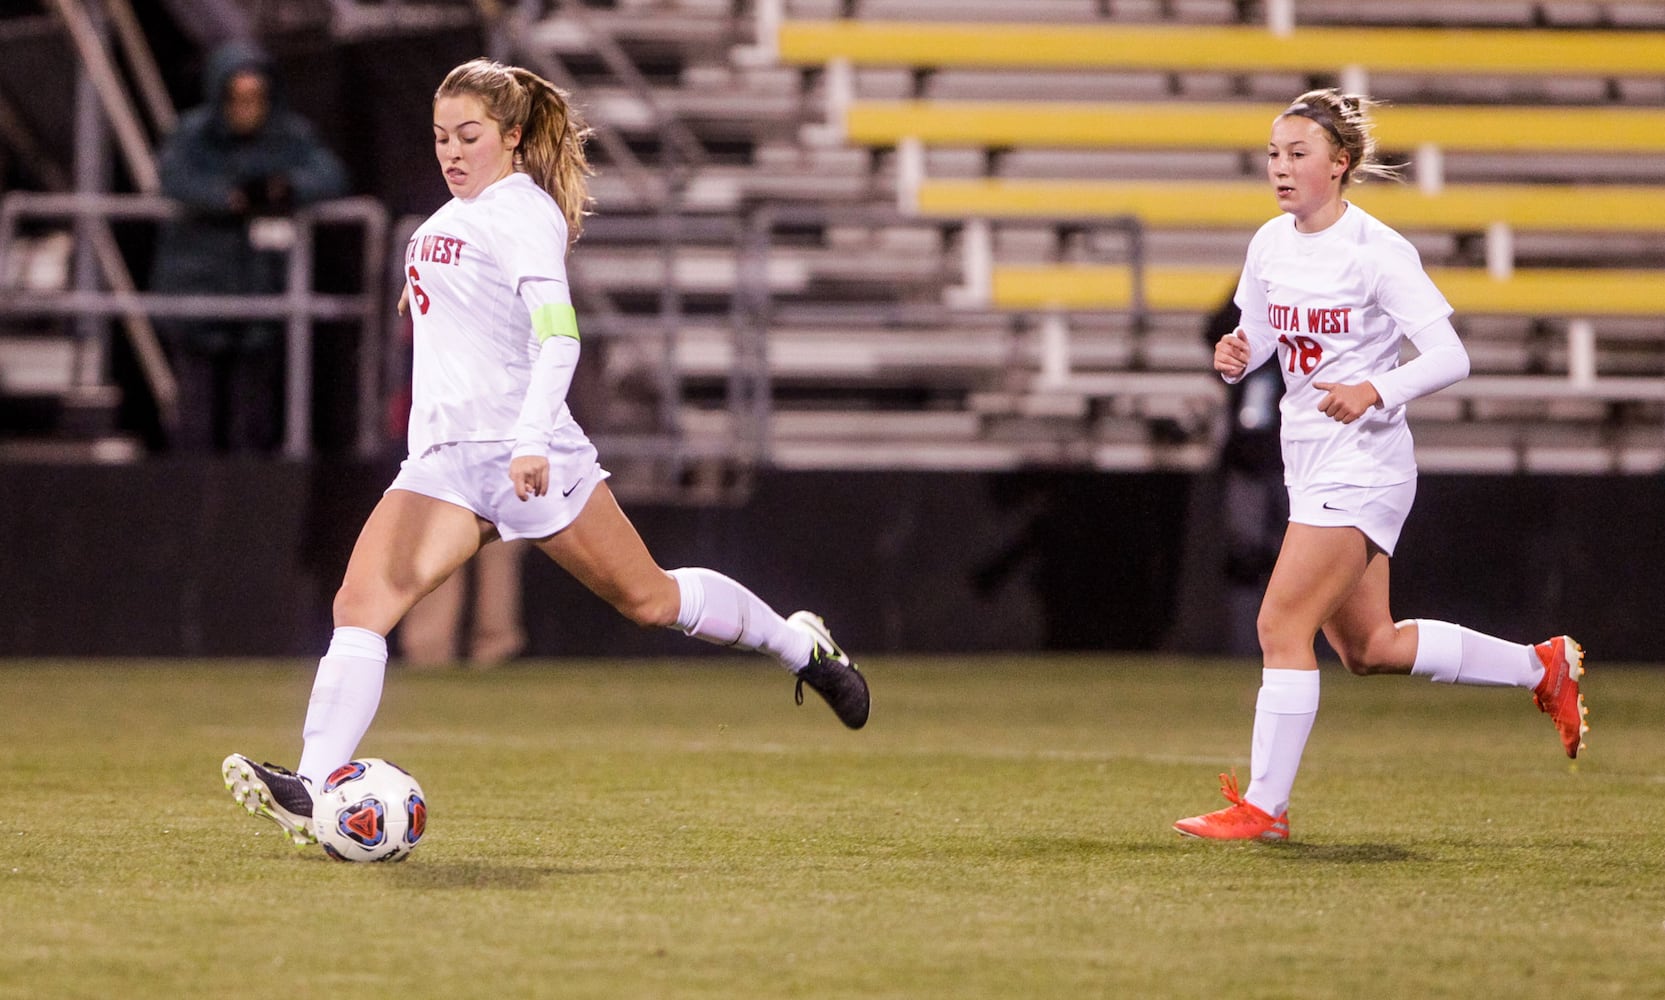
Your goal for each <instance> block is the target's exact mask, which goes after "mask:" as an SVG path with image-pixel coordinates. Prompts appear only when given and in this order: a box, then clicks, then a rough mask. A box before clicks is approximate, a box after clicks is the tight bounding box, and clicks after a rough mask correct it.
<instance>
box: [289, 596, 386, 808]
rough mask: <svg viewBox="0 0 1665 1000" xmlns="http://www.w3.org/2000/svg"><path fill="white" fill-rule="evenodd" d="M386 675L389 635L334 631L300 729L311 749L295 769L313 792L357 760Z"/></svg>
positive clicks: (306, 748) (358, 630) (344, 629)
mask: <svg viewBox="0 0 1665 1000" xmlns="http://www.w3.org/2000/svg"><path fill="white" fill-rule="evenodd" d="M386 672H387V639H386V638H385V637H384V636H379V635H377V634H376V633H374V632H372V631H370V630H369V629H362V628H353V627H351V626H343V627H341V628H338V629H336V630H335V634H334V635H333V636H331V637H330V648H329V650H328V651H327V652H325V653H324V658H323V659H321V660H319V661H318V674H317V676H316V677H314V678H313V680H312V700H311V701H310V702H308V704H307V706H306V725H305V727H303V728H302V730H301V736H302V737H303V738H304V739H305V740H306V744H305V746H304V748H303V749H302V750H301V763H300V766H299V767H297V768H296V769H295V770H296V772H297V773H298V774H300V776H301V777H303V778H306V779H307V780H308V781H311V782H312V787H313V789H314V790H316V789H319V788H322V787H324V779H325V778H327V777H329V774H330V772H331V771H333V770H335V769H336V768H338V767H340V766H341V765H342V764H345V763H347V762H348V761H349V760H352V759H353V754H354V752H356V751H357V750H358V741H359V740H362V739H363V738H364V734H365V732H366V731H367V730H369V728H370V720H371V719H374V718H375V717H376V707H377V706H378V705H380V704H381V701H382V677H383V675H384V674H385V673H386Z"/></svg>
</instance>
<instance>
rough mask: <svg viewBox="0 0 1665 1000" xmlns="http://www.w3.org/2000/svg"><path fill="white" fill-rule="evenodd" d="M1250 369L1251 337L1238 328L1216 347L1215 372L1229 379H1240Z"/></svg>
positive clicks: (1222, 339)
mask: <svg viewBox="0 0 1665 1000" xmlns="http://www.w3.org/2000/svg"><path fill="white" fill-rule="evenodd" d="M1248 367H1249V336H1248V334H1246V333H1244V332H1243V328H1242V327H1238V328H1237V329H1235V330H1233V331H1232V332H1230V333H1228V334H1226V335H1225V336H1224V337H1221V338H1220V342H1219V343H1218V344H1215V345H1214V370H1215V371H1217V372H1219V373H1220V374H1221V375H1224V376H1225V377H1226V378H1229V379H1240V378H1242V377H1243V373H1244V372H1245V371H1246V370H1248Z"/></svg>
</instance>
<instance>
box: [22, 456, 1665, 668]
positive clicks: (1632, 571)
mask: <svg viewBox="0 0 1665 1000" xmlns="http://www.w3.org/2000/svg"><path fill="white" fill-rule="evenodd" d="M393 471H394V468H393V465H392V464H391V463H357V462H348V461H341V462H315V463H291V462H282V461H266V460H235V459H214V460H156V461H152V462H147V463H142V464H137V465H131V466H111V467H98V466H93V467H88V466H77V467H66V466H31V465H11V466H5V467H0V657H4V656H32V657H41V656H302V657H312V656H316V655H318V654H319V653H320V652H321V651H322V649H323V647H324V646H325V644H326V643H327V642H328V636H329V629H330V602H331V599H332V597H333V594H334V591H335V588H336V586H337V585H338V584H339V582H340V578H341V573H342V570H343V569H344V567H345V565H346V560H347V555H348V553H349V552H350V551H351V548H352V544H353V540H354V538H355V537H356V536H357V533H358V530H359V528H360V526H361V525H362V524H363V521H364V518H365V516H366V515H367V514H368V513H369V511H370V509H371V508H372V507H373V506H374V504H375V502H376V500H377V498H378V497H379V495H380V493H381V491H382V490H383V489H384V488H385V487H386V484H387V483H388V481H389V480H390V479H391V477H392V474H393ZM1662 486H1665V481H1662V480H1661V479H1659V478H1657V477H1635V476H1632V477H1608V478H1604V477H1586V476H1577V477H1573V476H1565V477H1563V476H1424V477H1423V479H1422V482H1421V484H1420V487H1419V493H1418V498H1417V505H1416V509H1415V511H1414V512H1413V513H1412V515H1411V519H1410V522H1409V523H1408V524H1407V526H1406V528H1405V532H1404V535H1403V537H1402V538H1401V540H1400V544H1399V553H1398V555H1397V556H1396V558H1395V560H1394V568H1393V575H1394V581H1393V593H1394V608H1393V610H1394V613H1395V614H1396V615H1397V616H1399V617H1431V618H1441V619H1444V620H1448V621H1454V622H1458V623H1461V624H1464V625H1468V626H1470V627H1473V628H1477V629H1480V630H1482V631H1486V632H1491V633H1494V634H1497V635H1500V636H1503V637H1506V638H1510V639H1515V640H1519V641H1538V640H1541V639H1543V638H1545V637H1547V636H1551V635H1555V634H1559V633H1561V632H1571V633H1572V634H1574V635H1576V636H1577V637H1578V638H1579V639H1580V640H1582V641H1583V642H1584V643H1585V645H1586V647H1588V648H1589V649H1590V650H1591V655H1592V656H1594V657H1600V658H1601V659H1603V660H1607V661H1609V662H1612V661H1634V662H1655V661H1660V660H1665V656H1662V655H1661V653H1660V648H1659V643H1658V640H1657V635H1658V627H1657V624H1656V623H1655V622H1656V614H1657V612H1656V610H1655V609H1656V608H1657V606H1658V604H1659V599H1660V597H1661V596H1662V595H1665V535H1662V533H1661V532H1660V531H1659V525H1661V524H1665V491H1662ZM1227 495H1228V494H1227V493H1226V492H1225V491H1223V490H1222V489H1220V484H1219V482H1218V480H1217V479H1216V477H1214V476H1212V475H1207V474H1205V475H1192V474H1184V473H1150V474H1126V473H1113V474H1112V473H1091V472H1073V471H1072V472H1059V471H1045V470H1036V471H1027V472H1013V473H988V474H983V473H978V474H973V473H928V472H862V473H850V472H775V473H769V474H766V475H764V476H762V477H761V478H760V480H759V483H758V488H757V489H756V491H755V493H754V494H753V496H752V498H751V500H750V501H749V502H748V503H747V504H745V505H743V506H739V507H682V506H653V505H649V506H641V505H636V506H632V505H628V504H627V505H626V512H627V513H628V514H629V515H630V517H631V519H632V521H633V522H634V523H635V524H636V526H637V529H638V530H639V531H640V532H641V534H642V536H643V538H644V539H646V541H647V543H648V547H649V548H650V549H651V550H652V551H653V552H654V554H655V556H656V557H657V558H658V560H659V562H660V563H661V565H664V566H666V567H667V568H669V567H675V566H709V567H711V568H713V569H717V570H720V571H722V572H725V573H727V574H729V575H730V576H733V577H734V578H736V579H738V580H740V581H741V582H743V583H745V584H746V585H747V586H748V587H750V588H751V589H752V590H754V591H755V592H757V593H758V594H759V595H760V596H761V597H763V598H764V599H765V600H767V601H769V602H770V603H771V604H773V605H774V606H775V607H776V608H777V609H778V610H780V611H781V612H782V613H786V612H790V611H792V610H794V609H797V608H812V609H814V610H816V611H818V612H820V613H821V614H823V615H824V616H826V618H827V619H828V621H829V622H831V623H832V625H833V627H834V628H835V629H836V630H837V634H838V636H839V638H840V641H841V642H843V643H845V644H846V645H847V646H849V647H850V648H851V649H852V650H859V651H861V652H863V653H891V652H925V653H930V652H940V653H954V652H974V651H1025V650H1107V651H1108V650H1116V651H1137V650H1147V651H1173V652H1185V653H1225V652H1233V651H1235V652H1241V651H1242V650H1241V649H1235V650H1234V649H1233V648H1232V647H1231V645H1230V642H1229V639H1230V636H1231V635H1233V634H1234V630H1235V632H1236V634H1239V635H1241V634H1242V629H1243V627H1244V622H1243V621H1242V620H1241V619H1242V617H1243V616H1244V614H1248V615H1249V616H1250V617H1249V623H1248V625H1249V628H1250V629H1252V611H1253V608H1252V601H1251V602H1250V604H1249V607H1248V609H1247V611H1246V612H1245V611H1244V610H1243V608H1242V602H1241V601H1238V602H1236V603H1234V602H1233V601H1232V600H1231V599H1230V597H1231V594H1232V592H1233V589H1234V588H1235V589H1236V590H1237V591H1241V590H1242V589H1243V584H1242V581H1241V579H1240V573H1239V576H1238V578H1237V580H1236V582H1235V583H1234V582H1233V578H1232V577H1231V576H1230V574H1231V573H1233V572H1237V571H1238V570H1240V567H1238V569H1237V570H1234V569H1233V567H1231V566H1230V565H1229V563H1230V558H1229V555H1230V554H1229V553H1228V552H1227V546H1226V544H1225V542H1224V540H1223V539H1224V532H1223V528H1222V524H1223V523H1224V518H1223V516H1222V510H1221V505H1222V503H1223V502H1224V501H1223V500H1222V498H1223V497H1225V496H1227ZM1251 586H1252V585H1251ZM524 588H525V607H526V624H527V629H528V632H529V636H530V647H529V649H528V651H527V653H528V655H532V656H561V655H575V656H576V655H585V656H590V655H601V656H607V655H619V656H635V655H657V654H678V655H697V654H701V653H704V652H711V651H713V650H712V647H707V646H704V645H703V644H701V643H697V642H692V641H690V640H688V639H686V638H684V637H682V636H681V635H679V634H676V633H671V632H661V631H652V630H643V629H640V628H637V627H636V626H634V625H631V624H630V623H628V622H627V621H625V620H624V619H623V618H622V617H620V616H619V615H617V614H616V613H615V612H613V611H612V609H610V608H608V607H607V606H606V605H605V604H603V603H602V602H601V601H600V600H599V599H597V598H595V597H594V596H592V595H590V594H588V593H587V592H585V591H584V590H583V589H582V588H581V587H579V586H578V585H577V584H575V583H574V582H573V581H572V580H570V579H569V578H567V577H566V576H565V575H564V574H563V573H562V572H561V571H560V570H559V569H557V568H556V567H555V566H554V565H553V564H552V563H550V562H548V561H547V560H544V559H542V558H541V557H538V556H536V555H533V556H531V557H530V558H529V559H528V561H527V563H526V571H525V578H524ZM1234 618H1235V619H1237V620H1236V621H1233V619H1234ZM1249 634H1250V635H1251V636H1252V631H1250V632H1249Z"/></svg>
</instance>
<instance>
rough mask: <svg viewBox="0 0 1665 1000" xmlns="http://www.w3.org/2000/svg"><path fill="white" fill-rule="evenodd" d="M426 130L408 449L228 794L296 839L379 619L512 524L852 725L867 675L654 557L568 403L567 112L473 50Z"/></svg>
mask: <svg viewBox="0 0 1665 1000" xmlns="http://www.w3.org/2000/svg"><path fill="white" fill-rule="evenodd" d="M433 130H434V152H435V155H436V156H437V158H438V160H439V166H440V170H441V172H442V173H443V175H444V177H445V183H446V185H447V187H448V188H449V189H450V191H451V194H452V196H453V197H452V199H451V200H450V201H449V202H447V203H446V204H445V205H444V206H442V207H441V208H440V209H439V211H437V212H435V213H434V214H433V215H432V216H431V217H429V219H428V220H427V221H426V222H424V223H423V224H422V225H421V227H419V228H418V229H417V230H416V233H415V234H414V235H413V236H412V237H411V240H410V242H409V244H408V245H407V247H406V250H405V279H406V289H405V296H404V297H403V298H402V299H401V302H400V305H401V309H403V308H405V307H407V306H408V308H409V309H410V311H411V317H412V322H413V326H414V336H415V360H414V365H413V373H412V390H411V419H410V431H409V452H410V453H409V456H408V457H407V458H406V459H405V460H404V462H403V464H402V465H401V466H400V469H399V472H398V474H397V476H395V478H394V480H393V483H392V485H391V486H389V487H388V489H387V491H386V493H384V494H383V496H382V498H381V500H380V502H379V503H378V504H377V505H376V508H375V509H374V510H373V511H372V512H371V514H370V517H369V519H368V521H366V523H365V525H364V528H363V530H362V532H361V533H360V535H359V538H358V541H357V543H356V544H355V545H354V547H353V553H352V556H351V558H350V559H349V561H348V564H347V571H346V576H345V579H344V580H343V582H342V584H341V588H340V590H339V591H338V592H337V594H336V597H335V604H334V618H335V631H334V635H333V637H332V639H331V641H330V645H329V649H328V651H327V652H326V653H325V654H324V656H323V659H322V660H321V661H320V662H319V664H318V673H317V676H316V678H315V680H314V682H313V688H312V695H311V700H310V702H309V704H308V707H307V713H306V721H305V725H304V727H303V731H302V735H303V739H304V746H303V749H302V751H301V759H300V763H299V766H298V767H297V768H296V772H295V773H291V772H289V771H288V770H286V769H284V768H282V767H278V766H276V765H272V764H265V765H261V764H256V763H255V762H254V761H253V760H252V759H251V758H249V757H246V756H244V755H242V754H232V755H231V756H229V757H227V758H226V760H225V762H224V764H223V765H222V773H223V776H224V777H225V781H226V785H227V787H228V788H230V789H231V791H232V794H233V797H234V798H236V800H237V801H238V802H239V803H241V804H242V805H243V806H244V808H246V809H247V810H248V811H249V812H251V813H254V814H256V815H260V816H264V817H265V818H267V819H270V820H272V821H273V822H275V823H277V824H278V825H279V826H281V827H283V828H284V830H285V831H286V832H287V833H288V834H289V836H290V837H291V838H292V839H293V840H294V841H295V842H296V843H300V844H304V843H309V842H311V841H312V840H313V839H314V833H313V830H312V821H311V813H312V791H313V790H315V789H318V788H320V787H321V786H322V785H323V783H324V780H325V778H326V777H327V776H328V775H329V774H330V772H331V771H332V770H334V769H335V768H337V767H339V766H340V765H341V764H343V763H345V762H346V761H348V760H349V759H350V758H352V756H353V754H354V753H355V752H356V750H357V748H358V744H359V741H360V739H362V738H363V736H364V734H365V732H366V731H367V730H368V729H369V726H370V722H371V720H372V719H373V718H374V716H375V713H376V709H377V706H378V705H379V704H380V701H381V693H382V679H383V675H384V673H385V670H386V666H387V641H386V636H387V634H388V632H390V631H391V630H392V629H393V627H394V626H395V625H396V624H397V623H398V622H399V620H400V619H401V618H402V617H404V615H405V613H406V612H407V611H409V610H410V608H411V606H412V605H413V604H415V603H416V601H417V600H418V599H420V598H421V597H422V596H423V595H424V594H427V593H428V592H429V591H431V590H433V589H434V588H435V587H437V586H438V585H439V584H440V583H441V582H442V581H444V580H445V579H446V578H447V577H448V576H450V575H451V573H452V572H453V571H454V570H456V569H457V568H458V567H459V566H461V565H462V564H463V563H464V562H466V561H467V560H468V559H469V558H470V557H471V556H473V555H474V553H475V552H476V551H478V550H479V548H480V547H481V546H482V545H484V544H486V543H488V542H490V541H492V540H493V539H496V538H501V539H505V540H507V539H513V538H526V539H530V540H531V544H533V545H534V546H536V547H537V548H538V549H539V550H541V551H542V552H543V553H544V554H545V555H547V556H549V557H550V558H551V559H553V560H554V561H555V562H556V563H557V564H558V565H560V566H561V568H563V569H564V570H566V571H567V572H568V573H570V574H571V575H572V576H573V577H574V578H576V579H577V580H578V581H579V582H580V583H582V584H583V585H584V586H585V587H587V588H589V589H590V590H591V591H593V592H594V593H595V594H597V595H598V596H600V597H601V598H602V599H604V600H606V601H607V602H608V603H610V604H612V605H613V606H614V607H615V608H617V609H618V610H619V611H620V612H621V613H622V614H624V615H625V616H626V617H628V618H629V619H631V620H632V621H634V622H636V623H638V624H640V625H643V626H660V627H666V628H676V629H680V630H681V631H683V632H685V633H687V634H688V635H691V636H694V637H696V638H700V639H704V640H706V641H708V642H712V643H717V644H720V645H724V646H730V647H734V648H738V649H748V650H757V651H759V652H762V653H764V654H766V655H768V656H771V657H773V658H774V659H775V660H777V661H778V662H779V663H780V664H781V666H783V667H784V668H786V669H787V670H788V671H791V672H792V673H793V674H795V675H796V676H797V678H798V690H797V697H798V699H799V700H800V701H801V700H802V697H803V685H804V684H808V685H809V686H810V687H811V688H812V689H814V690H815V691H816V692H817V693H819V694H820V695H821V696H822V697H823V698H824V699H825V700H826V701H827V703H828V704H829V705H830V706H831V707H832V709H833V711H834V712H835V713H836V714H837V715H838V718H839V720H840V721H842V722H843V723H844V724H845V725H846V726H848V727H850V728H851V729H860V728H861V727H862V726H863V725H865V724H866V722H867V716H868V704H869V702H868V690H867V682H866V680H865V678H863V677H862V675H861V673H860V672H859V671H858V670H857V669H856V666H855V664H854V663H853V662H851V660H850V657H849V656H847V655H846V654H845V653H844V651H843V650H842V649H840V648H839V646H838V644H837V643H835V642H834V641H833V639H832V636H831V635H830V634H829V633H828V631H827V628H826V625H825V624H824V623H823V622H822V620H821V618H820V617H819V616H817V615H814V614H811V613H810V612H807V611H799V612H796V613H794V614H793V615H791V616H790V617H787V618H782V617H781V616H780V615H779V614H777V613H776V612H775V611H774V610H773V609H772V608H770V607H769V605H767V604H765V603H764V602H763V601H762V600H760V599H759V598H757V597H756V596H755V595H753V594H752V593H751V591H749V590H747V589H746V588H745V587H743V586H741V585H740V584H739V583H736V582H735V581H734V580H731V579H729V578H728V577H726V576H724V575H722V574H721V573H718V572H716V571H714V570H710V569H700V568H687V569H673V570H670V571H669V572H667V571H665V570H663V569H661V568H660V567H659V565H658V564H657V563H656V562H655V561H654V559H653V557H652V556H651V555H650V554H649V553H648V550H647V547H646V546H645V545H644V544H643V543H642V539H641V537H640V536H639V535H637V533H636V530H635V528H634V527H632V525H631V523H630V521H629V520H628V519H626V517H625V515H624V513H623V512H622V511H621V510H620V509H619V506H618V504H617V502H616V501H615V500H614V498H613V493H612V491H611V490H610V489H609V488H608V486H607V483H606V479H607V475H608V473H607V472H606V470H604V469H603V468H602V467H601V465H600V464H599V463H598V459H597V454H596V449H595V447H594V446H593V445H592V444H591V443H590V441H589V439H588V438H587V437H586V436H585V434H584V432H583V430H582V429H581V428H580V427H579V426H578V424H577V423H576V422H575V421H574V420H573V417H572V414H571V412H570V411H569V410H568V408H567V404H566V395H567V389H568V387H569V386H570V384H571V382H572V375H573V370H574V368H575V366H576V365H577V364H578V356H579V332H578V319H577V315H576V313H575V312H574V310H573V307H572V298H571V294H570V290H569V288H568V286H567V273H566V263H565V257H566V252H567V250H568V248H569V247H570V246H571V244H572V243H573V241H575V240H576V239H577V238H578V236H579V233H580V232H581V231H582V229H583V224H584V216H585V214H586V210H587V208H588V205H589V201H590V199H589V195H588V192H587V181H588V178H589V176H590V167H589V162H588V160H587V158H586V156H585V142H586V140H587V138H588V136H589V134H590V132H589V129H588V127H587V126H586V125H585V123H584V120H583V118H582V116H581V115H580V114H579V112H578V111H577V109H576V108H574V107H573V106H572V105H571V104H569V103H568V101H567V97H566V95H565V94H564V93H563V92H562V91H560V90H559V89H557V88H556V87H554V86H553V85H551V84H550V83H549V82H548V81H546V80H543V79H542V78H540V77H538V76H537V75H536V74H534V73H531V72H529V71H527V70H525V69H521V68H519V67H515V66H505V65H502V64H499V63H496V62H492V61H490V60H485V59H476V60H473V61H471V62H468V63H464V64H463V65H461V66H458V67H457V68H456V69H454V70H452V71H451V72H450V73H449V74H448V75H447V76H446V78H445V80H444V82H443V83H441V84H440V86H439V89H438V91H437V92H436V93H435V95H434V104H433Z"/></svg>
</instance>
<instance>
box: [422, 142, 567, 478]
mask: <svg viewBox="0 0 1665 1000" xmlns="http://www.w3.org/2000/svg"><path fill="white" fill-rule="evenodd" d="M566 249H567V223H566V217H565V216H563V215H562V214H561V210H560V208H559V206H557V205H556V204H555V199H554V198H552V197H550V196H549V193H548V192H547V191H545V190H543V189H542V188H540V187H538V185H537V183H536V182H534V181H533V180H532V179H531V178H530V177H528V176H527V175H526V174H523V173H518V172H517V173H512V174H510V175H509V176H507V177H505V178H503V179H502V180H500V181H498V182H497V183H495V184H493V185H491V186H490V187H488V188H486V189H485V190H484V191H481V192H480V193H479V194H478V195H476V196H475V197H473V198H468V199H463V198H452V199H451V200H450V201H449V202H447V203H445V205H444V206H442V207H441V208H440V209H439V211H437V212H435V213H434V214H433V215H432V216H430V217H429V218H428V220H427V221H426V222H424V223H422V225H421V226H420V227H419V228H418V229H417V230H416V234H415V235H414V236H412V237H411V240H410V242H409V243H408V244H407V245H406V247H405V281H406V283H407V285H408V286H409V290H410V315H411V319H412V325H413V330H414V335H415V358H414V361H413V364H412V372H411V413H410V435H409V446H410V453H411V454H412V455H421V454H422V453H423V452H425V451H427V450H428V449H429V448H430V447H432V446H434V445H436V444H445V443H448V442H452V441H509V440H513V439H514V438H515V436H516V435H515V423H516V420H517V419H518V417H519V416H520V411H521V404H522V402H523V401H524V399H525V396H526V387H527V384H528V382H529V381H530V379H531V372H532V359H533V358H534V357H535V356H536V354H537V349H538V340H537V338H536V337H535V336H534V335H533V332H532V319H531V313H530V310H529V309H528V308H527V305H526V303H525V301H524V300H523V299H522V298H521V296H520V294H519V293H520V288H521V285H522V283H524V282H527V281H539V282H540V283H545V282H552V283H555V284H554V286H550V285H547V284H541V285H540V296H539V299H540V301H547V300H548V299H549V295H548V294H547V292H548V290H549V288H551V287H554V288H555V289H556V291H555V295H554V298H555V300H557V301H561V302H564V303H566V304H567V305H569V306H570V304H571V296H570V292H569V291H568V287H567V269H566ZM554 423H555V425H556V426H561V427H563V428H564V425H567V424H573V421H572V414H571V411H570V410H568V409H567V407H566V405H565V404H564V403H563V404H562V405H561V407H560V408H559V410H557V411H556V414H555V419H554ZM556 426H551V427H550V428H549V431H550V434H551V436H553V435H554V433H555V430H556ZM569 430H576V425H575V424H574V425H573V427H572V428H570V429H569Z"/></svg>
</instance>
